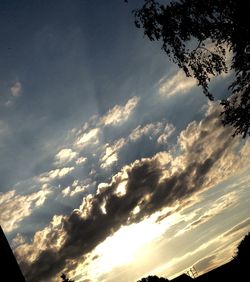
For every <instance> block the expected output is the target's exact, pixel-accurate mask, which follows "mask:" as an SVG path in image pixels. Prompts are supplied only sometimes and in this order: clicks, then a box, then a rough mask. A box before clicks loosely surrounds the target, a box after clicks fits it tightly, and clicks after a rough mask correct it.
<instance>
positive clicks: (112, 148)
mask: <svg viewBox="0 0 250 282" xmlns="http://www.w3.org/2000/svg"><path fill="white" fill-rule="evenodd" d="M125 144H126V141H125V138H121V139H119V140H117V141H116V142H115V143H114V144H113V145H109V144H106V146H105V147H106V148H105V152H104V154H103V156H102V158H101V168H107V167H109V166H110V165H111V164H113V163H114V162H116V161H117V160H118V155H117V152H118V151H119V150H120V149H121V148H122V147H123V146H124V145H125Z"/></svg>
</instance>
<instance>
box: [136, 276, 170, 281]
mask: <svg viewBox="0 0 250 282" xmlns="http://www.w3.org/2000/svg"><path fill="white" fill-rule="evenodd" d="M168 281H169V280H168V279H166V278H163V277H158V276H156V275H149V276H148V277H146V278H142V279H141V280H138V281H137V282H168Z"/></svg>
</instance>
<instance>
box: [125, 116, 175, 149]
mask: <svg viewBox="0 0 250 282" xmlns="http://www.w3.org/2000/svg"><path fill="white" fill-rule="evenodd" d="M174 130H175V127H174V126H173V125H172V124H170V123H168V122H166V121H164V120H163V121H161V122H160V121H159V122H155V123H148V124H146V125H144V126H141V125H139V126H137V127H136V128H135V129H133V131H132V132H131V133H130V134H129V140H130V141H137V140H138V139H140V138H141V137H142V136H147V135H148V136H149V138H150V139H157V143H159V144H164V143H166V142H167V140H168V138H169V137H170V136H171V134H172V133H173V132H174Z"/></svg>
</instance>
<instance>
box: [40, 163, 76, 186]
mask: <svg viewBox="0 0 250 282" xmlns="http://www.w3.org/2000/svg"><path fill="white" fill-rule="evenodd" d="M74 169H75V168H74V167H73V166H71V167H63V168H57V169H53V170H50V171H48V172H44V173H42V174H40V175H39V176H38V180H39V181H40V182H41V183H47V182H50V181H52V180H54V179H58V178H61V177H64V176H65V175H67V174H68V173H70V172H71V171H73V170H74Z"/></svg>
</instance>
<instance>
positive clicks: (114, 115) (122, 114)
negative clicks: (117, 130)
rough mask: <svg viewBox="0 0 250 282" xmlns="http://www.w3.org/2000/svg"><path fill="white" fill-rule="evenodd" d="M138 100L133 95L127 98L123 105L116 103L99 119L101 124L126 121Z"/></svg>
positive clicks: (114, 123)
mask: <svg viewBox="0 0 250 282" xmlns="http://www.w3.org/2000/svg"><path fill="white" fill-rule="evenodd" d="M138 102H139V98H138V97H133V98H131V99H129V100H128V102H127V103H126V105H125V106H119V105H116V106H114V107H113V108H112V109H110V110H109V111H108V113H107V114H106V115H104V116H103V117H102V118H101V119H100V121H101V124H104V125H105V126H107V125H117V124H119V123H122V122H124V121H126V120H127V119H128V118H129V116H130V114H131V113H132V112H133V110H134V109H135V107H136V106H137V104H138Z"/></svg>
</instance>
